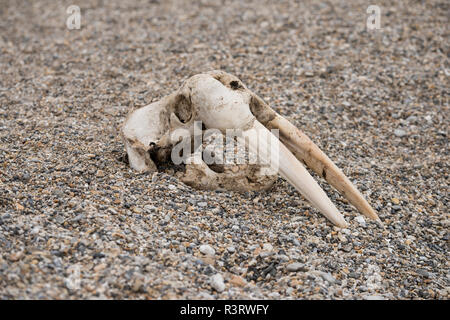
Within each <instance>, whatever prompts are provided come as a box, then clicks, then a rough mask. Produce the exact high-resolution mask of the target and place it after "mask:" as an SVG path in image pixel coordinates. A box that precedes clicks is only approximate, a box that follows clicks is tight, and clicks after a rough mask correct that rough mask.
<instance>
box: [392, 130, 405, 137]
mask: <svg viewBox="0 0 450 320" xmlns="http://www.w3.org/2000/svg"><path fill="white" fill-rule="evenodd" d="M394 134H395V136H397V137H400V138H401V137H404V136H406V131H405V130H402V129H395V130H394Z"/></svg>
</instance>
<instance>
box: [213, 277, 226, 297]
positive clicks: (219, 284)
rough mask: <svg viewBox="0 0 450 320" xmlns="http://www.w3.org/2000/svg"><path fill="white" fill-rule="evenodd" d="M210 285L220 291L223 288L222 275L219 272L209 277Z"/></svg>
mask: <svg viewBox="0 0 450 320" xmlns="http://www.w3.org/2000/svg"><path fill="white" fill-rule="evenodd" d="M211 287H213V288H214V289H215V290H216V291H217V292H222V291H224V290H225V283H224V282H223V277H222V275H221V274H220V273H217V274H215V275H213V276H212V277H211Z"/></svg>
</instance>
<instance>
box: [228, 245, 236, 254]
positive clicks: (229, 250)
mask: <svg viewBox="0 0 450 320" xmlns="http://www.w3.org/2000/svg"><path fill="white" fill-rule="evenodd" d="M227 251H228V252H229V253H233V252H235V251H236V248H235V247H233V246H231V247H228V248H227Z"/></svg>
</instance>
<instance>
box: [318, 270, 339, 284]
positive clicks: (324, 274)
mask: <svg viewBox="0 0 450 320" xmlns="http://www.w3.org/2000/svg"><path fill="white" fill-rule="evenodd" d="M320 276H321V277H322V279H323V280H325V281H328V282H329V283H330V284H333V283H335V282H336V279H335V278H334V277H333V275H332V274H331V273H329V272H320Z"/></svg>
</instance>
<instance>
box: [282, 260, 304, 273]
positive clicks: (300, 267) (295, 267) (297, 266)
mask: <svg viewBox="0 0 450 320" xmlns="http://www.w3.org/2000/svg"><path fill="white" fill-rule="evenodd" d="M286 270H287V271H289V272H296V271H305V270H306V268H305V265H304V264H302V263H300V262H294V263H290V264H288V265H287V266H286Z"/></svg>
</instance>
